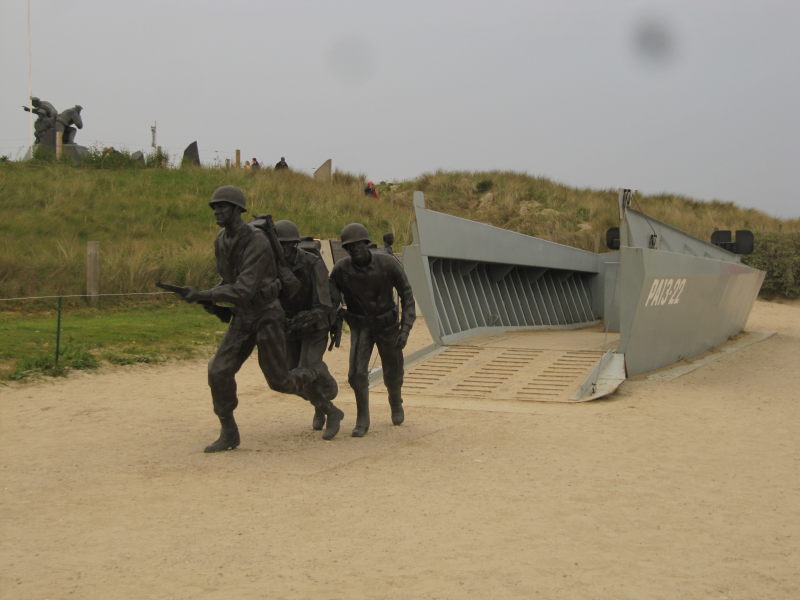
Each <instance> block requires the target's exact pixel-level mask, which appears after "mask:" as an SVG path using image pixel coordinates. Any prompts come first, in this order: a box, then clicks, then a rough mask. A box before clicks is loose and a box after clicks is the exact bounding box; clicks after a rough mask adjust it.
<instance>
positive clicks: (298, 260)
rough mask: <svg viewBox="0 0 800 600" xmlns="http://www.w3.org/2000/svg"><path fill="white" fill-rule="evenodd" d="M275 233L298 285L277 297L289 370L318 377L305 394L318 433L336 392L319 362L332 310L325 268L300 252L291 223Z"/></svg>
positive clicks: (279, 226) (314, 256)
mask: <svg viewBox="0 0 800 600" xmlns="http://www.w3.org/2000/svg"><path fill="white" fill-rule="evenodd" d="M275 231H276V233H277V234H278V241H279V242H280V243H281V246H282V247H283V253H284V256H285V258H286V263H287V265H288V266H289V268H290V269H291V270H292V273H294V276H295V277H296V278H297V279H298V281H299V282H300V285H301V287H300V290H299V291H298V292H297V293H295V294H294V295H293V296H291V297H288V298H286V297H281V306H283V310H284V312H285V313H286V349H287V352H288V357H289V367H290V368H295V367H309V368H311V369H314V371H315V372H316V373H317V374H318V375H319V379H318V380H317V382H316V384H315V385H313V386H311V387H310V388H309V389H308V390H307V394H308V400H309V401H310V402H311V404H313V405H314V420H313V421H312V427H313V428H314V429H316V430H320V429H322V428H323V426H324V425H325V416H326V413H325V410H324V405H325V401H326V400H327V401H331V400H333V399H334V398H335V397H336V395H337V393H338V392H339V386H338V385H337V383H336V380H335V379H334V378H333V376H331V374H330V372H329V371H328V367H327V365H326V364H325V362H324V361H323V357H324V356H325V348H326V346H327V345H328V331H329V330H330V328H331V324H332V321H333V316H334V315H333V312H334V309H335V307H334V301H333V299H332V297H331V288H330V282H329V281H328V269H327V268H326V267H325V262H324V261H323V260H322V257H321V256H319V255H317V254H312V253H311V252H306V251H305V250H301V249H300V247H299V246H300V242H301V238H300V232H299V231H298V229H297V225H295V224H294V223H293V222H292V221H285V220H284V221H278V222H277V223H275ZM338 304H339V302H338V299H337V301H336V305H337V306H338ZM340 420H341V419H340Z"/></svg>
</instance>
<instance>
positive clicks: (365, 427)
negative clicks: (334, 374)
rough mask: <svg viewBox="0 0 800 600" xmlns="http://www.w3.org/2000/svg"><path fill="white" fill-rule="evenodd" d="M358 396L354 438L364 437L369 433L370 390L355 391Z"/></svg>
mask: <svg viewBox="0 0 800 600" xmlns="http://www.w3.org/2000/svg"><path fill="white" fill-rule="evenodd" d="M355 394H356V410H357V414H356V426H355V427H354V428H353V433H352V436H353V437H364V436H365V435H367V431H369V388H367V389H365V390H355Z"/></svg>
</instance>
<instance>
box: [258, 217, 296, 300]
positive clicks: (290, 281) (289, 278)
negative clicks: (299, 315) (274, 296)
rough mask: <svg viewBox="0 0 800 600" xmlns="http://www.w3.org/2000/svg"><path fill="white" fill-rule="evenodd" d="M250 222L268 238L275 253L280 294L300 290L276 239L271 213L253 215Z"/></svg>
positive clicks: (285, 295)
mask: <svg viewBox="0 0 800 600" xmlns="http://www.w3.org/2000/svg"><path fill="white" fill-rule="evenodd" d="M252 224H253V225H255V226H256V227H258V228H259V229H260V230H261V231H263V232H264V235H266V236H267V239H268V240H269V245H270V247H271V248H272V253H273V254H274V255H275V265H276V266H277V268H278V279H280V280H281V287H282V288H283V292H282V295H283V296H284V297H285V298H291V297H292V296H294V295H295V294H296V293H297V292H299V291H300V288H301V287H302V284H301V283H300V281H299V280H298V279H297V277H295V275H294V273H292V269H291V268H290V267H289V264H288V263H287V262H286V256H285V255H284V254H283V246H281V243H280V241H279V240H278V233H277V231H275V223H274V221H273V220H272V215H262V214H257V215H253V221H252Z"/></svg>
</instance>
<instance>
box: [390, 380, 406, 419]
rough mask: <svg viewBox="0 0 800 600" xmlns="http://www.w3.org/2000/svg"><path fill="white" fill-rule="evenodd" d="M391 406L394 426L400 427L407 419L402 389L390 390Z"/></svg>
mask: <svg viewBox="0 0 800 600" xmlns="http://www.w3.org/2000/svg"><path fill="white" fill-rule="evenodd" d="M389 406H390V407H391V409H392V425H400V424H401V423H402V422H403V421H404V420H405V418H406V415H405V412H404V411H403V397H402V396H401V395H400V388H397V389H396V390H395V389H392V390H389Z"/></svg>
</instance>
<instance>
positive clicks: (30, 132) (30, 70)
mask: <svg viewBox="0 0 800 600" xmlns="http://www.w3.org/2000/svg"><path fill="white" fill-rule="evenodd" d="M32 57H33V53H32V52H31V0H28V100H27V101H26V102H25V105H26V106H27V105H28V102H30V101H31V100H30V98H31V96H32V95H33V89H32V83H31V80H32V75H31V74H32V73H33V58H32ZM28 115H29V116H28V142H29V144H28V145H29V146H30V149H31V158H33V111H31V112H29V113H28Z"/></svg>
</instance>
